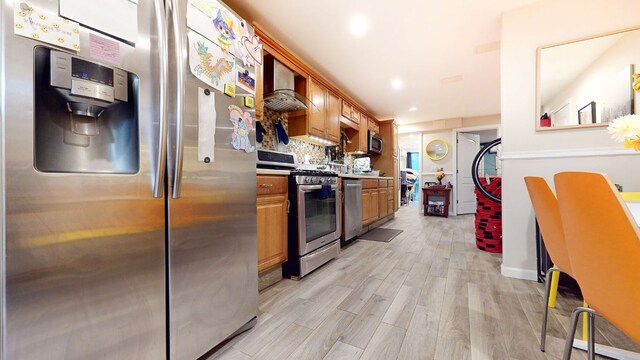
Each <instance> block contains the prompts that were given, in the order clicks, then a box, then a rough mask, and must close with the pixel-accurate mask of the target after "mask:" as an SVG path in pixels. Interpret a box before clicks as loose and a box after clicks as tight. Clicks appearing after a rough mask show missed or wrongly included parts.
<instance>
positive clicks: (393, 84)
mask: <svg viewBox="0 0 640 360" xmlns="http://www.w3.org/2000/svg"><path fill="white" fill-rule="evenodd" d="M402 85H404V83H403V82H402V80H400V79H398V78H395V79H393V80H391V87H392V88H394V89H395V90H399V89H401V88H402Z"/></svg>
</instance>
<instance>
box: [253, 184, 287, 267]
mask: <svg viewBox="0 0 640 360" xmlns="http://www.w3.org/2000/svg"><path fill="white" fill-rule="evenodd" d="M286 181H287V178H286V177H284V176H283V177H282V179H279V177H274V176H269V177H261V176H258V180H257V186H258V190H259V191H258V198H257V207H258V220H257V227H258V272H261V271H264V270H267V269H269V268H271V267H273V266H276V265H279V264H282V263H284V262H285V261H287V254H288V252H287V251H288V249H287V220H288V213H287V208H288V206H287V196H288V194H287V190H286V187H284V192H280V193H276V194H273V193H268V194H264V193H265V192H268V191H265V190H266V189H268V190H271V189H278V188H281V183H282V182H284V184H286ZM269 185H270V186H269ZM260 190H262V191H260ZM274 191H275V190H274ZM261 192H262V193H263V194H264V195H263V194H260V193H261Z"/></svg>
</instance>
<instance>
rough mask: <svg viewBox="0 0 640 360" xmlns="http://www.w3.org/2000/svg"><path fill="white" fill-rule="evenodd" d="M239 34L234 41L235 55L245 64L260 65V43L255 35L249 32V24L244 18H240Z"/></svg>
mask: <svg viewBox="0 0 640 360" xmlns="http://www.w3.org/2000/svg"><path fill="white" fill-rule="evenodd" d="M240 35H241V36H238V39H237V41H236V56H238V57H239V58H240V59H242V63H243V64H244V65H245V66H256V65H262V44H260V39H259V38H258V37H257V36H253V35H251V34H250V33H249V26H248V25H247V23H246V21H244V20H240Z"/></svg>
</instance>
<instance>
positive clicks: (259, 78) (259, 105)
mask: <svg viewBox="0 0 640 360" xmlns="http://www.w3.org/2000/svg"><path fill="white" fill-rule="evenodd" d="M263 79H264V67H263V65H256V101H255V107H256V120H262V119H263V116H264V101H263V94H264V85H263V84H264V81H263Z"/></svg>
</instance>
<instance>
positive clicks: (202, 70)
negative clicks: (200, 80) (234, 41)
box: [195, 42, 233, 81]
mask: <svg viewBox="0 0 640 360" xmlns="http://www.w3.org/2000/svg"><path fill="white" fill-rule="evenodd" d="M197 49H198V56H199V57H200V64H199V65H198V66H197V67H196V68H195V71H196V72H197V73H198V74H203V75H204V76H206V77H208V78H209V79H211V80H213V81H216V80H220V79H221V78H222V76H223V75H224V74H227V73H230V72H231V70H233V61H229V60H227V59H225V58H218V59H216V60H215V63H213V55H212V54H211V53H210V52H209V51H208V50H209V48H208V47H207V46H205V45H204V43H203V42H198V48H197Z"/></svg>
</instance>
